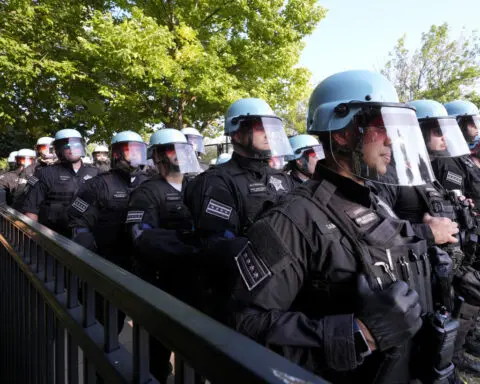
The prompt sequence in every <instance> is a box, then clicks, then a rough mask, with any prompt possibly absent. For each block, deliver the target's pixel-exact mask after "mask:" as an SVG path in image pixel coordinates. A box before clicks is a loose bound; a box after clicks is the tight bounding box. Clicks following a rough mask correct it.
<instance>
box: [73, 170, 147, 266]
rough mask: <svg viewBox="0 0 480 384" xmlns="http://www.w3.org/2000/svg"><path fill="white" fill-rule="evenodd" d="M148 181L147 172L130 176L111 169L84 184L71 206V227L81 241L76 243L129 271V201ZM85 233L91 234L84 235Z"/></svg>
mask: <svg viewBox="0 0 480 384" xmlns="http://www.w3.org/2000/svg"><path fill="white" fill-rule="evenodd" d="M147 179H148V177H147V176H146V175H145V174H144V173H138V174H135V175H130V174H129V173H127V172H124V171H122V170H119V169H112V170H111V171H108V172H105V173H101V174H99V175H98V176H96V177H94V178H93V179H90V180H88V181H87V182H85V184H83V185H82V186H81V187H80V189H79V190H78V193H77V195H76V196H77V197H76V198H75V200H74V201H73V203H72V204H71V205H70V206H69V207H68V224H69V227H70V228H72V229H73V228H77V229H78V230H80V234H79V237H78V239H75V238H74V239H73V240H74V241H77V242H78V243H80V244H81V245H83V246H85V247H86V248H89V249H91V250H92V251H95V252H97V253H98V254H99V255H100V256H103V257H104V258H106V259H107V260H109V261H111V262H112V263H115V264H117V265H119V266H121V267H122V268H125V269H130V266H131V255H130V254H129V245H130V244H131V242H130V240H128V239H127V238H126V232H125V220H126V218H127V212H128V202H129V198H130V194H131V192H132V191H133V190H134V189H135V188H136V187H138V186H139V185H140V184H142V183H143V182H144V181H146V180H147ZM84 230H85V231H84ZM86 230H88V232H86ZM84 233H90V234H91V235H90V236H88V235H82V234H84Z"/></svg>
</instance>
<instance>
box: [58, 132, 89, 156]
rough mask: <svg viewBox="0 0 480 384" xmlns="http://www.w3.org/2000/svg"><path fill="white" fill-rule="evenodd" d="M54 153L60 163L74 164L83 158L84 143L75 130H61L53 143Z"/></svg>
mask: <svg viewBox="0 0 480 384" xmlns="http://www.w3.org/2000/svg"><path fill="white" fill-rule="evenodd" d="M53 147H54V148H55V153H56V154H57V157H58V159H59V160H60V161H66V162H70V163H76V162H77V161H79V160H80V159H81V158H82V157H83V156H85V143H84V142H83V138H82V135H81V134H80V132H78V131H77V130H76V129H61V130H60V131H58V132H57V133H56V134H55V140H54V142H53Z"/></svg>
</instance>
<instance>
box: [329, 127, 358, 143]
mask: <svg viewBox="0 0 480 384" xmlns="http://www.w3.org/2000/svg"><path fill="white" fill-rule="evenodd" d="M352 137H353V135H352V132H351V130H349V129H343V130H341V131H338V132H334V133H332V135H331V140H332V141H333V142H334V143H335V144H337V145H340V146H342V147H344V146H347V145H349V144H350V142H351V141H352Z"/></svg>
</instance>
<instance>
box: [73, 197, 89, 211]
mask: <svg viewBox="0 0 480 384" xmlns="http://www.w3.org/2000/svg"><path fill="white" fill-rule="evenodd" d="M72 207H73V208H75V209H76V210H77V211H78V212H80V213H85V211H86V210H87V209H88V207H89V204H88V203H87V202H86V201H84V200H82V199H80V198H79V197H77V198H76V199H75V201H74V202H73V203H72Z"/></svg>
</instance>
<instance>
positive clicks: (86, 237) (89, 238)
mask: <svg viewBox="0 0 480 384" xmlns="http://www.w3.org/2000/svg"><path fill="white" fill-rule="evenodd" d="M72 240H73V241H74V242H75V243H77V244H80V245H81V246H82V247H85V248H87V249H89V250H90V251H95V250H96V248H97V246H96V244H95V237H94V236H93V233H92V232H80V233H77V234H76V235H75V236H74V237H73V239H72Z"/></svg>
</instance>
